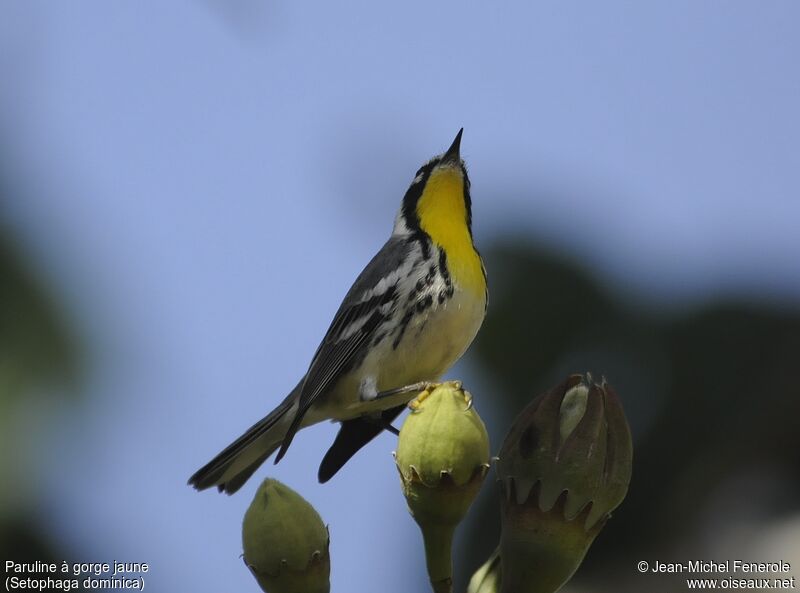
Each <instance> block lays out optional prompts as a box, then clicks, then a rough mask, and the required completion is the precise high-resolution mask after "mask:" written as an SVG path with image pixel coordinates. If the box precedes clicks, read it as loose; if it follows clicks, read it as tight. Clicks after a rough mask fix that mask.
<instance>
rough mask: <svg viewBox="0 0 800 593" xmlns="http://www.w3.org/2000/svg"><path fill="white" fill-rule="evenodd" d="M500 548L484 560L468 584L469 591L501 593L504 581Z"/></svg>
mask: <svg viewBox="0 0 800 593" xmlns="http://www.w3.org/2000/svg"><path fill="white" fill-rule="evenodd" d="M501 571H502V568H501V562H500V549H499V548H498V549H497V550H495V551H494V553H493V554H492V555H491V556H489V559H488V560H487V561H486V562H484V564H483V566H481V567H480V568H479V569H478V570H476V571H475V574H473V575H472V578H471V579H470V580H469V585H467V593H500V587H501V583H502V574H501Z"/></svg>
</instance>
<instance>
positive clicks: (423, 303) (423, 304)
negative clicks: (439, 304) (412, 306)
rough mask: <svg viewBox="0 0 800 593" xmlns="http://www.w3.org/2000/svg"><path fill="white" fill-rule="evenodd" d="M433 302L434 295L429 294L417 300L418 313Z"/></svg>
mask: <svg viewBox="0 0 800 593" xmlns="http://www.w3.org/2000/svg"><path fill="white" fill-rule="evenodd" d="M432 304H433V295H431V294H429V295H427V296H426V297H425V298H424V299H420V300H419V301H417V313H423V312H424V311H425V309H427V308H429V307H430V306H431V305H432Z"/></svg>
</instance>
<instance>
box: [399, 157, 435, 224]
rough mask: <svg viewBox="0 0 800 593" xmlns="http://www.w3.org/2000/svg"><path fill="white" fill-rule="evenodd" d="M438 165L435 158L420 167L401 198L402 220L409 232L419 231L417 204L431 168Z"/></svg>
mask: <svg viewBox="0 0 800 593" xmlns="http://www.w3.org/2000/svg"><path fill="white" fill-rule="evenodd" d="M438 163H439V157H435V158H433V159H431V160H430V161H428V162H427V163H425V164H424V165H422V167H420V168H419V170H418V171H417V174H416V175H415V176H414V181H412V182H411V185H410V186H408V189H407V190H406V195H405V196H403V218H404V219H405V221H406V226H407V227H408V228H409V229H410V230H411V231H419V230H420V227H419V217H418V216H417V202H419V199H420V197H422V190H423V189H425V184H426V183H428V177H430V175H431V171H433V168H434V167H435V166H436V165H437V164H438Z"/></svg>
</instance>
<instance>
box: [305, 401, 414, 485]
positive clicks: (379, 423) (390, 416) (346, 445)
mask: <svg viewBox="0 0 800 593" xmlns="http://www.w3.org/2000/svg"><path fill="white" fill-rule="evenodd" d="M405 407H406V406H405V404H403V405H400V406H397V407H396V408H390V409H388V410H384V411H383V412H381V415H380V418H370V417H368V416H361V417H360V418H354V419H353V420H345V421H344V422H342V427H341V428H340V429H339V433H338V434H337V435H336V439H335V440H334V441H333V444H332V445H331V448H330V449H328V452H327V453H325V457H324V458H323V459H322V463H320V466H319V472H318V473H317V479H319V481H320V483H321V484H324V483H325V482H327V481H328V480H330V479H331V478H332V477H333V476H334V475H335V474H336V472H338V471H339V470H340V469H341V468H342V466H343V465H344V464H345V463H347V462H348V461H349V459H350V458H351V457H352V456H353V455H355V454H356V453H357V452H358V450H359V449H361V447H363V446H364V445H366V444H367V443H369V442H370V441H371V440H372V439H374V438H375V437H376V436H378V435H379V434H380V433H381V432H382V431H383V430H384V429H385V428H387V427H388V426H390V425H391V423H392V421H393V420H394V419H395V418H397V416H398V415H399V414H400V412H402V411H403V409H404V408H405Z"/></svg>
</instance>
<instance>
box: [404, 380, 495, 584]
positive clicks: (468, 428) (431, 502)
mask: <svg viewBox="0 0 800 593" xmlns="http://www.w3.org/2000/svg"><path fill="white" fill-rule="evenodd" d="M410 407H411V408H412V410H413V412H412V413H411V414H409V416H408V417H407V418H406V420H405V422H404V423H403V427H402V428H401V430H400V436H399V438H398V442H397V453H396V454H395V460H396V462H397V469H398V470H399V471H400V480H401V483H402V487H403V494H404V495H405V497H406V502H407V503H408V509H409V511H410V512H411V515H412V516H413V517H414V520H415V521H416V522H417V524H418V525H419V527H420V529H421V530H422V537H423V540H424V542H425V558H426V561H427V566H428V575H429V576H430V579H431V584H432V586H433V589H434V591H437V592H438V591H452V586H453V584H452V573H453V567H452V559H451V549H452V542H453V533H454V531H455V528H456V526H457V525H458V524H459V523H460V522H461V520H462V519H463V518H464V515H466V513H467V510H469V507H470V505H471V504H472V501H473V500H474V499H475V496H476V495H477V494H478V491H479V490H480V487H481V485H482V484H483V479H484V477H485V476H486V472H487V471H488V469H489V435H488V434H487V432H486V427H485V426H484V425H483V421H482V420H481V419H480V416H478V414H477V412H476V411H475V409H474V408H473V407H472V396H470V394H469V393H467V392H465V391H464V390H463V389H462V388H461V384H460V383H458V382H448V383H442V384H440V385H437V386H436V387H435V388H434V389H433V390H432V391H430V392H428V391H425V392H423V393H422V394H420V396H419V397H418V398H417V399H416V400H414V401H413V402H411V404H410Z"/></svg>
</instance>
